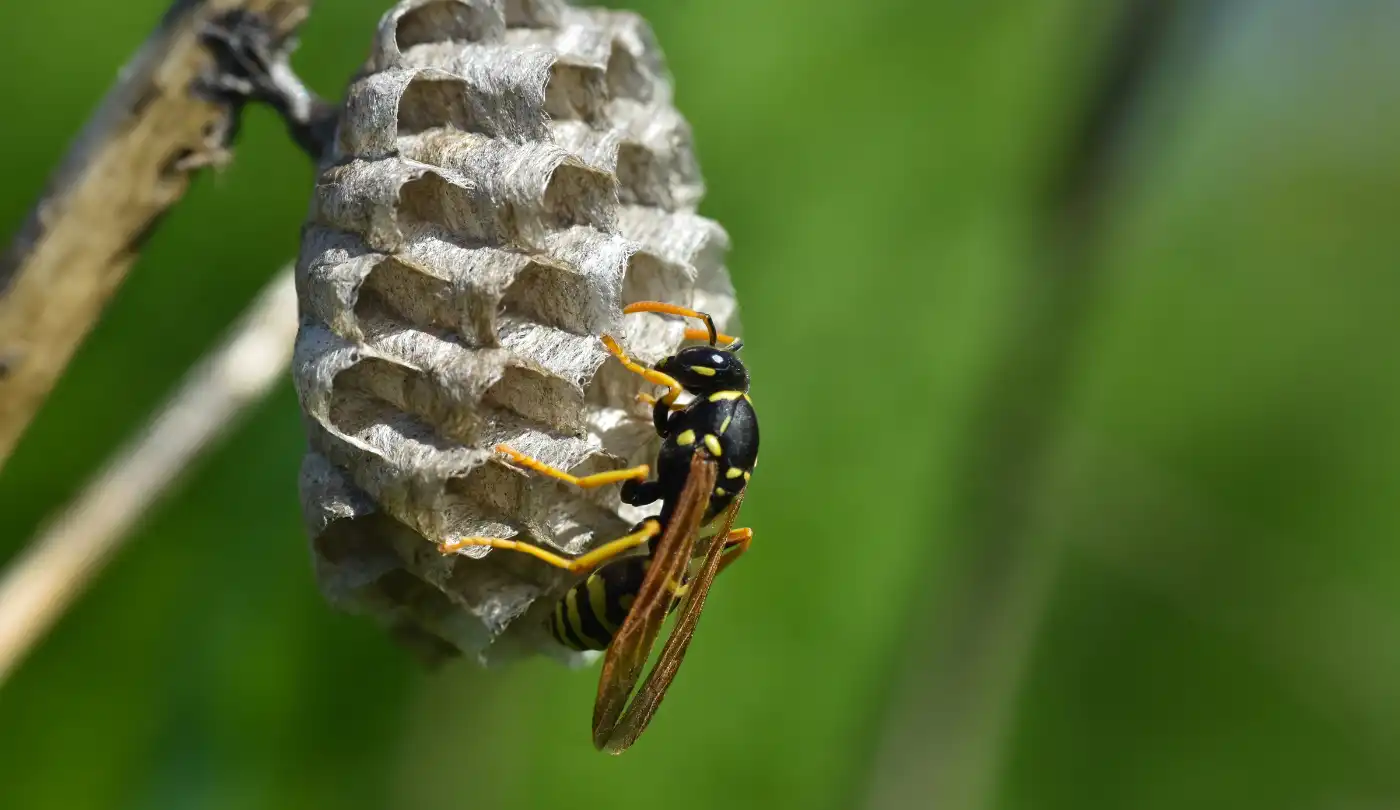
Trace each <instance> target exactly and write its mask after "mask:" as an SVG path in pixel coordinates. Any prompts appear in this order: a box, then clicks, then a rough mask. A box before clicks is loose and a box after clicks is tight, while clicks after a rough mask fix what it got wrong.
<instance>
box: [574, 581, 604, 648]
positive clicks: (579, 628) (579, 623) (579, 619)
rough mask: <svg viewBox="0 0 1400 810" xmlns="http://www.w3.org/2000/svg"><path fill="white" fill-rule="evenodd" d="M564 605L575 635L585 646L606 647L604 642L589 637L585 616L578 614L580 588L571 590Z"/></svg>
mask: <svg viewBox="0 0 1400 810" xmlns="http://www.w3.org/2000/svg"><path fill="white" fill-rule="evenodd" d="M564 604H565V606H566V607H567V608H568V610H569V626H570V627H572V628H573V630H574V635H576V636H578V637H579V640H580V641H582V642H583V643H584V644H592V645H593V646H595V647H604V646H606V645H605V644H603V642H601V641H599V640H598V639H596V638H593V637H592V636H590V635H588V633H587V632H586V631H585V630H584V629H583V616H582V615H580V614H579V612H578V588H570V589H569V593H568V594H567V595H565V597H564Z"/></svg>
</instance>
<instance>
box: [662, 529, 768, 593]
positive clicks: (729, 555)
mask: <svg viewBox="0 0 1400 810" xmlns="http://www.w3.org/2000/svg"><path fill="white" fill-rule="evenodd" d="M752 541H753V529H733V530H731V531H730V532H729V534H726V535H725V536H724V539H723V540H722V541H718V542H723V543H724V559H722V560H720V562H719V568H718V569H717V570H716V571H715V576H716V577H718V576H719V575H720V574H722V573H724V569H726V568H728V567H729V565H730V564H731V563H733V562H734V561H735V560H737V559H739V557H740V556H741V555H742V554H743V553H744V552H745V551H748V550H749V543H750V542H752ZM701 562H703V560H702V559H701V558H698V557H697V558H696V559H694V560H692V561H691V565H690V570H688V571H687V573H686V579H685V582H683V583H681V584H680V585H677V584H676V582H675V580H671V581H668V582H667V583H666V588H667V589H668V590H669V591H670V592H671V594H672V597H671V600H672V601H671V610H675V609H676V606H677V605H679V604H680V600H681V599H683V598H685V595H686V594H687V593H689V592H690V581H691V578H692V577H693V576H695V574H697V573H699V568H697V566H699V565H700V564H701Z"/></svg>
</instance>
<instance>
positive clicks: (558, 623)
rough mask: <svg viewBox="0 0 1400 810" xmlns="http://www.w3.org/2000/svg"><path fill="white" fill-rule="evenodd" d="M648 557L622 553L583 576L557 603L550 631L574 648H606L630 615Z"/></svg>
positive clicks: (561, 641) (551, 619)
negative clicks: (620, 556)
mask: <svg viewBox="0 0 1400 810" xmlns="http://www.w3.org/2000/svg"><path fill="white" fill-rule="evenodd" d="M647 561H648V558H646V557H623V558H622V559H620V560H616V561H613V562H610V563H608V564H606V565H604V566H602V567H600V568H598V569H596V570H595V571H593V573H591V574H589V575H588V576H587V577H584V578H583V579H582V580H580V581H579V582H578V583H576V584H575V585H574V586H573V587H572V588H570V589H569V590H568V592H567V593H565V594H564V597H563V598H562V599H560V600H559V601H558V603H556V604H555V606H554V613H553V614H551V616H550V620H549V632H550V635H552V636H554V640H555V641H558V642H559V643H560V644H563V645H564V646H565V647H569V648H570V649H574V650H605V649H607V647H608V645H609V644H611V643H612V639H613V636H614V635H616V634H617V630H618V628H620V627H622V622H623V621H624V620H625V619H626V618H627V612H628V611H629V610H631V609H632V602H633V600H635V599H636V598H637V593H638V591H640V590H641V587H642V580H643V579H644V578H645V577H646V568H647Z"/></svg>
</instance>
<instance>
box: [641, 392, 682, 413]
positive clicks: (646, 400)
mask: <svg viewBox="0 0 1400 810" xmlns="http://www.w3.org/2000/svg"><path fill="white" fill-rule="evenodd" d="M637 401H638V402H640V403H642V404H644V405H655V404H656V397H654V396H652V395H651V394H638V395H637ZM668 404H669V405H670V407H671V410H673V411H683V410H685V406H684V405H678V404H676V403H675V402H671V403H668Z"/></svg>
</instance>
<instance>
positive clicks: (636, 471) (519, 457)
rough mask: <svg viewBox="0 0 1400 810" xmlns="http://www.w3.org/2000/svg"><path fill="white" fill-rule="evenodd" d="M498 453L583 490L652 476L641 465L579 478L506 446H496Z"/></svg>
mask: <svg viewBox="0 0 1400 810" xmlns="http://www.w3.org/2000/svg"><path fill="white" fill-rule="evenodd" d="M496 452H498V453H502V454H504V455H506V456H509V457H510V460H511V461H514V462H515V463H516V464H519V465H520V466H522V467H528V468H530V469H532V470H534V471H535V472H537V473H540V474H541V475H547V476H549V477H550V478H557V479H559V480H560V481H563V482H564V483H566V484H573V485H574V486H576V487H581V488H583V489H593V488H594V487H601V486H606V485H608V484H616V483H617V482H618V481H632V480H645V479H646V477H647V476H648V475H650V474H651V467H650V466H648V465H646V464H639V465H637V466H636V467H628V468H627V469H625V470H608V471H607V472H600V473H593V474H592V475H584V476H578V475H573V474H571V473H567V472H564V471H563V470H561V469H559V468H557V467H551V466H549V465H548V464H545V463H544V462H543V461H539V460H537V459H533V458H530V457H529V456H527V455H525V454H524V453H521V452H520V451H518V450H513V449H511V448H509V447H507V446H505V445H504V444H498V445H496Z"/></svg>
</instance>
